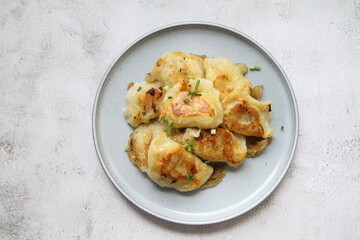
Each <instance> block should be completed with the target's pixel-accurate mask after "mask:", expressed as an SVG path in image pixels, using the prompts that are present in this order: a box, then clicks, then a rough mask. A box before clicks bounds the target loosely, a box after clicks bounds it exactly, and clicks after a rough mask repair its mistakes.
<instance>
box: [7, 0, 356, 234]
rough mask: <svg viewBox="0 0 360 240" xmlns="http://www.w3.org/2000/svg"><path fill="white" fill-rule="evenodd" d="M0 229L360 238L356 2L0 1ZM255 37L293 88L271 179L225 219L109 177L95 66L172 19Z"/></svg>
mask: <svg viewBox="0 0 360 240" xmlns="http://www.w3.org/2000/svg"><path fill="white" fill-rule="evenodd" d="M0 6H1V7H0V239H145V238H148V239H219V238H222V239H359V237H360V122H359V119H360V108H359V105H360V98H359V93H360V78H359V72H360V61H359V60H360V2H359V1H350V0H349V1H347V0H332V1H319V0H307V1H286V0H284V1H280V0H266V1H260V0H258V1H254V0H246V1H232V0H227V1H210V0H209V1H205V0H198V1H188V0H184V1H165V0H162V1H145V0H143V1H140V0H139V1H115V0H103V1H100V0H89V1H83V2H82V3H80V1H72V0H61V1H55V0H54V1H46V0H43V1H40V0H37V1H30V0H22V1H12V0H1V2H0ZM190 20H195V21H211V22H217V23H221V24H225V25H228V26H230V27H233V28H236V29H238V30H240V31H242V32H244V33H245V34H247V35H249V36H251V37H252V38H254V39H256V40H257V41H258V42H259V43H260V44H262V45H263V46H264V47H265V48H266V49H267V50H269V51H270V52H271V53H272V54H273V56H274V57H275V58H276V59H277V60H278V62H279V63H280V64H281V65H282V67H283V68H284V70H285V72H286V73H287V75H288V77H289V79H290V82H291V83H292V86H293V88H294V91H295V94H296V96H297V100H298V105H299V113H300V136H299V144H298V149H297V152H296V155H295V159H294V162H293V164H292V165H291V167H290V170H289V172H288V173H287V175H286V177H285V178H284V180H283V181H282V183H281V184H280V185H279V187H278V188H277V189H276V190H275V191H274V192H273V194H271V195H270V196H269V197H268V198H267V199H266V200H265V201H264V202H263V203H261V204H260V205H259V206H258V207H256V208H255V209H253V210H252V211H250V212H248V213H246V214H244V215H242V216H240V217H237V218H235V219H232V220H230V221H226V222H223V223H220V224H215V225H208V226H185V225H179V224H174V223H169V222H166V221H164V220H160V219H157V218H155V217H153V216H151V215H149V214H147V213H145V212H143V211H142V210H140V209H138V208H137V207H135V206H134V205H133V204H131V203H130V202H129V201H127V200H126V199H125V198H124V197H123V196H122V195H121V194H120V193H119V192H118V191H117V190H116V189H115V187H114V186H113V185H112V184H111V183H110V181H109V180H108V178H107V176H106V175H105V172H104V171H103V169H102V168H101V165H100V163H99V161H98V159H97V155H96V153H95V149H94V145H93V140H92V132H91V113H92V106H93V101H94V97H95V93H96V90H97V87H98V85H99V83H100V79H101V77H102V75H103V74H104V72H105V70H106V69H107V67H108V66H109V64H110V63H111V62H112V61H113V59H114V58H115V56H117V55H118V53H119V52H120V51H121V50H122V49H123V48H124V47H126V46H127V45H128V44H129V43H131V42H132V41H133V40H134V39H136V38H137V37H139V36H141V35H142V34H144V33H145V32H148V31H150V30H152V29H154V28H157V27H159V26H162V25H165V24H169V23H174V22H180V21H190Z"/></svg>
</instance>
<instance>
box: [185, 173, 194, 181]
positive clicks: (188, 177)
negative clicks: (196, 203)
mask: <svg viewBox="0 0 360 240" xmlns="http://www.w3.org/2000/svg"><path fill="white" fill-rule="evenodd" d="M186 178H187V179H190V180H193V179H194V175H193V174H192V173H189V174H188V175H186Z"/></svg>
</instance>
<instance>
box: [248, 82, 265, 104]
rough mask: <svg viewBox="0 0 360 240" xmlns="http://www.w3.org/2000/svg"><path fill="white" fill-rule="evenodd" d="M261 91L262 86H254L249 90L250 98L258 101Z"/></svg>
mask: <svg viewBox="0 0 360 240" xmlns="http://www.w3.org/2000/svg"><path fill="white" fill-rule="evenodd" d="M263 90H264V86H263V85H258V86H255V87H253V88H252V89H251V93H250V96H251V97H253V98H255V99H256V100H260V98H261V95H262V92H263Z"/></svg>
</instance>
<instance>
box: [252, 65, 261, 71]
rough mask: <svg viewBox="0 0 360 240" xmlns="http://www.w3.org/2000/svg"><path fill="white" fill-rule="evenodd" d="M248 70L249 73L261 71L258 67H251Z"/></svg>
mask: <svg viewBox="0 0 360 240" xmlns="http://www.w3.org/2000/svg"><path fill="white" fill-rule="evenodd" d="M250 70H251V71H260V70H261V67H259V66H251V67H250Z"/></svg>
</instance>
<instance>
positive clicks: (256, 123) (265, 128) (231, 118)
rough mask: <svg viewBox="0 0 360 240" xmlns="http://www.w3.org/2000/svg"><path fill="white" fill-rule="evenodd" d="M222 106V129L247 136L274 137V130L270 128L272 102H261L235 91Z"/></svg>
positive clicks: (225, 99)
mask: <svg viewBox="0 0 360 240" xmlns="http://www.w3.org/2000/svg"><path fill="white" fill-rule="evenodd" d="M222 104H223V108H224V122H223V123H222V124H221V126H222V127H224V128H226V129H230V130H233V131H234V132H237V133H241V134H243V135H246V136H255V137H263V138H269V137H271V136H272V134H273V132H274V130H272V129H271V128H270V126H269V121H270V118H271V101H267V102H260V101H257V100H256V99H254V98H252V97H251V96H249V95H247V94H245V93H243V92H241V91H233V92H231V93H230V94H229V95H228V96H226V97H225V98H224V100H223V101H222Z"/></svg>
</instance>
